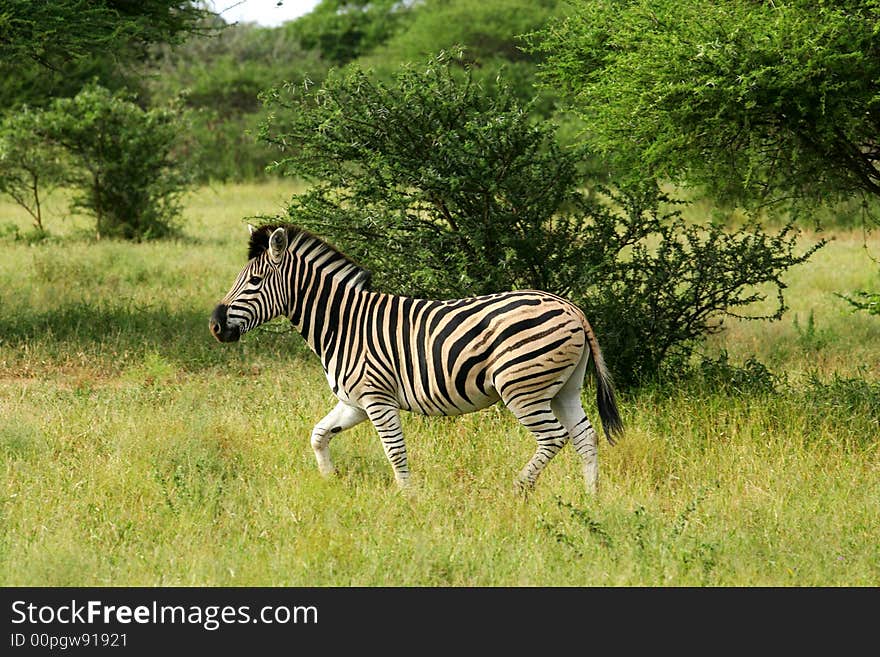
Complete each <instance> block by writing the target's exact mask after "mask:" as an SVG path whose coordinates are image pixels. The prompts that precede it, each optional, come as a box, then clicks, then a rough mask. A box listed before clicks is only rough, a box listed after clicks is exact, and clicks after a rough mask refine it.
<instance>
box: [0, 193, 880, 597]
mask: <svg viewBox="0 0 880 657" xmlns="http://www.w3.org/2000/svg"><path fill="white" fill-rule="evenodd" d="M294 191H296V190H295V189H291V188H288V187H287V186H285V184H284V183H280V182H276V183H271V184H269V185H263V186H260V185H254V186H246V185H238V186H226V187H218V188H216V189H203V190H200V191H199V192H197V193H195V194H194V195H193V196H192V197H191V198H190V200H189V203H188V210H187V217H186V222H185V230H184V233H183V235H182V236H181V238H179V239H177V240H172V241H166V242H162V243H155V244H123V243H119V242H94V241H92V239H91V238H90V237H89V236H88V231H87V227H88V224H87V220H86V219H85V218H77V217H73V218H69V219H67V220H62V219H60V218H58V219H53V218H50V221H49V229H50V231H51V232H52V233H53V237H52V238H51V239H47V240H43V241H39V242H34V243H31V242H28V241H27V240H23V239H22V240H18V241H15V240H13V239H12V238H11V237H7V238H6V239H4V240H2V241H0V472H2V485H0V582H2V583H3V584H6V585H13V584H27V585H159V584H167V585H177V584H179V585H319V586H322V585H367V586H373V585H453V586H458V585H770V586H773V585H782V586H789V585H867V586H876V585H878V584H880V547H878V546H880V540H878V539H880V454H878V445H880V369H878V361H880V358H878V355H880V327H878V323H877V318H871V317H868V316H866V315H859V314H855V315H854V314H852V313H851V312H850V310H849V308H848V306H847V305H846V304H845V303H844V302H842V301H841V300H840V299H839V298H838V297H836V296H834V293H835V292H844V293H845V292H848V291H850V290H851V289H855V288H859V287H875V288H877V287H880V285H878V281H877V279H876V276H877V274H876V272H877V267H876V266H875V265H873V263H871V262H870V260H868V259H866V258H865V257H864V253H863V240H862V235H861V233H857V232H846V231H840V232H838V233H837V234H835V239H834V240H833V241H832V243H831V244H830V245H829V246H828V247H826V248H825V249H823V250H822V251H820V252H819V253H818V254H816V256H815V257H814V259H813V260H812V261H811V262H810V263H809V264H807V265H806V266H804V267H802V268H800V269H799V270H797V271H793V272H791V274H790V276H789V280H788V283H789V290H788V292H789V294H788V301H789V304H790V306H791V310H790V311H789V313H788V314H787V315H786V317H785V318H784V319H783V320H782V321H781V322H778V323H775V324H767V323H755V322H733V323H731V325H730V326H729V329H728V331H726V332H725V333H723V334H721V335H719V336H717V337H715V338H713V339H712V340H711V341H710V342H709V343H708V344H707V345H706V348H705V351H706V355H707V357H708V358H709V359H710V360H709V361H707V362H709V363H710V366H706V367H704V368H703V369H702V370H700V372H701V373H700V374H698V375H696V376H695V377H693V378H687V379H683V380H681V381H670V382H667V383H662V382H660V383H658V384H656V386H654V387H650V388H646V389H642V390H639V391H635V392H630V393H627V394H625V395H624V396H623V399H622V400H621V406H622V412H623V415H624V419H625V421H626V423H627V429H628V431H627V435H626V437H625V439H624V440H622V441H621V442H620V444H619V445H618V446H617V447H615V448H608V447H605V446H603V447H602V449H601V450H600V461H601V475H600V494H599V496H598V497H597V498H595V499H594V498H590V497H589V496H587V494H586V493H585V491H584V485H583V481H582V479H581V476H580V467H579V463H578V459H577V456H576V454H575V453H574V451H573V450H572V449H570V448H566V449H565V450H563V451H562V452H561V453H560V454H559V455H558V456H557V458H556V459H555V460H554V461H553V462H552V463H551V464H550V465H549V466H548V468H547V470H546V471H545V473H544V474H543V475H542V478H541V479H540V480H539V482H538V485H537V488H536V490H535V492H534V493H533V494H532V495H531V496H530V497H529V498H528V499H525V500H524V499H522V498H520V497H518V496H516V495H515V494H514V492H513V477H514V475H515V474H516V472H518V470H519V469H520V468H521V467H522V466H523V464H524V463H525V462H526V461H527V460H528V458H529V457H530V456H531V454H532V452H533V450H534V441H533V439H532V438H530V437H529V436H528V435H527V434H526V432H525V431H524V430H523V429H521V428H520V427H519V426H518V425H517V423H516V421H515V420H514V419H513V418H512V416H511V415H510V414H509V413H508V412H507V411H506V410H505V409H504V408H503V407H495V408H492V409H489V410H487V411H484V412H482V413H478V414H472V415H468V416H464V417H461V418H423V417H420V416H414V415H407V416H405V417H404V429H405V432H406V434H407V436H408V448H409V453H410V462H411V466H412V469H413V475H414V478H415V481H416V491H415V493H414V494H413V495H401V494H400V493H398V492H397V491H396V489H395V487H394V484H393V478H392V475H391V469H390V467H389V466H388V464H387V461H386V460H385V457H384V455H383V453H382V449H381V445H380V443H379V441H378V439H377V438H376V436H375V434H374V431H373V430H372V428H371V427H369V425H367V424H365V425H361V426H359V427H357V428H355V429H353V430H352V431H350V432H347V433H345V434H343V435H341V436H339V437H337V438H336V439H335V440H334V442H333V444H332V451H333V455H334V460H335V462H336V464H337V465H338V467H339V470H340V474H339V476H337V477H335V478H331V479H329V480H325V479H323V478H321V477H320V475H319V474H318V471H317V467H316V466H315V463H314V457H313V455H312V451H311V448H310V447H309V444H308V436H309V432H310V431H311V428H312V426H313V424H314V423H315V422H316V421H317V420H318V419H319V418H320V417H322V416H323V415H324V414H325V413H326V412H327V411H328V410H329V409H330V408H331V406H332V404H333V399H332V395H331V393H330V391H329V389H328V388H327V386H326V383H325V382H324V379H323V376H322V372H321V369H320V366H319V365H318V363H317V362H316V361H315V359H314V358H313V357H312V356H311V355H310V354H308V353H307V352H306V350H305V349H304V348H303V344H302V341H301V339H300V338H299V337H298V336H296V335H295V334H291V333H285V332H282V331H281V326H282V325H278V326H277V327H275V329H276V330H275V331H262V332H257V333H254V334H252V335H249V336H248V337H247V338H246V339H245V340H243V341H242V342H241V343H238V344H235V345H220V344H217V343H215V342H214V341H213V340H212V339H211V338H210V336H209V334H208V331H207V317H208V314H209V313H210V311H211V308H212V306H213V304H214V303H215V302H216V300H217V299H218V298H219V297H221V296H222V295H223V294H224V293H225V291H226V288H227V287H228V285H229V284H230V283H231V281H232V277H233V276H234V274H235V272H237V271H238V269H239V267H240V266H241V264H242V263H243V261H244V257H245V246H246V239H247V238H246V231H245V230H244V225H243V222H242V217H245V216H247V215H255V214H261V213H269V214H270V213H274V212H276V211H278V210H279V209H280V208H281V205H282V203H283V201H284V200H285V199H286V197H287V196H289V195H290V194H291V193H293V192H294ZM2 225H15V226H16V227H17V230H18V232H19V234H22V235H23V234H24V233H25V232H26V230H27V220H26V218H24V217H22V216H20V215H18V214H17V213H16V212H15V209H14V208H12V207H10V206H0V226H2ZM14 232H15V231H13V230H9V231H7V235H13V234H14ZM807 239H815V236H812V235H808V236H807ZM873 246H874V247H875V248H876V246H877V244H876V243H875V244H874V245H873ZM599 337H600V339H601V336H599ZM722 350H723V351H724V353H726V354H727V355H728V359H729V360H726V359H724V358H718V354H719V353H722ZM606 356H607V358H608V359H609V360H610V359H613V357H614V355H613V354H607V355H606ZM751 356H755V357H756V358H757V359H758V361H760V362H762V363H764V364H766V366H767V367H768V368H769V370H770V372H772V373H773V375H774V376H773V377H772V380H771V379H768V378H767V373H766V371H765V370H762V369H761V368H760V367H757V366H756V367H753V368H751V369H749V367H746V366H743V367H740V365H741V364H742V363H744V362H746V360H747V359H748V358H749V357H751ZM712 359H715V360H712ZM768 381H769V383H768ZM591 396H592V391H591V390H590V388H589V387H588V393H587V395H586V398H585V399H586V403H587V408H588V412H589V413H591V415H592V416H593V417H594V418H595V415H596V414H595V411H594V409H593V402H592V399H591Z"/></svg>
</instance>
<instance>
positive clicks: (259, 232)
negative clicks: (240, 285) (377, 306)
mask: <svg viewBox="0 0 880 657" xmlns="http://www.w3.org/2000/svg"><path fill="white" fill-rule="evenodd" d="M278 228H284V229H285V230H286V231H287V243H288V244H293V243H294V242H297V238H299V239H298V242H299V244H301V245H302V244H305V243H307V242H311V241H314V242H317V243H318V250H317V253H327V252H328V251H329V252H331V253H333V254H334V256H335V258H334V259H336V258H338V259H340V260H344V261H345V262H346V263H347V264H349V265H351V266H352V267H354V268H356V269H357V270H358V271H359V273H358V276H357V278H356V279H355V281H356V283H358V284H359V285H360V287H361V289H364V290H369V289H370V285H371V282H372V278H373V274H372V273H371V272H370V271H369V270H367V269H365V268H364V267H362V266H361V265H359V264H358V263H356V262H355V261H354V260H352V259H351V258H349V257H348V256H347V255H345V254H344V253H343V252H342V251H340V250H339V249H337V248H336V247H334V246H331V245H330V244H327V242H325V241H324V240H322V239H321V238H320V237H318V236H317V235H313V234H312V233H310V232H309V231H307V230H304V229H302V228H300V227H299V226H294V225H292V224H267V225H264V226H260V227H259V228H257V229H256V230H255V231H254V232H253V233H251V239H250V243H249V244H248V260H252V259H254V258H256V257H257V256H259V255H262V254H263V253H264V252H265V251H266V250H267V249H268V248H269V236H270V235H271V234H272V233H273V232H274V231H275V230H277V229H278Z"/></svg>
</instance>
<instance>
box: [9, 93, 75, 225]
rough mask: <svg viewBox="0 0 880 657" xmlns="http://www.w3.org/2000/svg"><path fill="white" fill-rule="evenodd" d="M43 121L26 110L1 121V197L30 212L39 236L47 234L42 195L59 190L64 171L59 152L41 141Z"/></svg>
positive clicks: (39, 113) (40, 114) (36, 113)
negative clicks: (3, 196)
mask: <svg viewBox="0 0 880 657" xmlns="http://www.w3.org/2000/svg"><path fill="white" fill-rule="evenodd" d="M43 119H44V117H43V114H42V113H41V112H34V111H32V110H29V109H28V108H27V107H24V108H22V109H21V110H19V111H18V112H16V113H15V114H11V115H9V116H7V117H5V118H4V119H3V120H2V121H0V193H2V194H6V195H7V196H9V197H10V198H11V199H12V200H13V201H15V202H16V203H17V204H18V205H20V206H21V207H22V208H24V209H25V210H26V211H27V213H28V214H29V215H30V216H31V219H32V220H33V223H34V228H35V229H36V230H37V232H38V233H43V232H44V231H45V227H44V226H43V211H42V205H41V202H40V197H41V194H46V193H47V192H48V191H49V190H50V189H52V188H53V187H55V186H56V185H57V184H58V183H59V182H60V180H61V178H62V174H63V171H64V168H63V164H62V158H61V153H60V151H59V149H53V148H51V147H49V146H48V145H47V144H46V143H44V141H43V140H42V139H41V138H40V137H39V134H38V133H39V129H40V125H41V122H42V121H43Z"/></svg>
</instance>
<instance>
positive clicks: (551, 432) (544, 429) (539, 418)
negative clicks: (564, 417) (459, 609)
mask: <svg viewBox="0 0 880 657" xmlns="http://www.w3.org/2000/svg"><path fill="white" fill-rule="evenodd" d="M508 408H510V410H511V412H512V413H513V414H514V415H515V416H516V419H517V420H519V421H520V424H522V425H523V426H524V427H525V428H526V429H528V430H529V431H531V432H532V435H534V436H535V439H536V440H537V441H538V448H537V449H536V450H535V454H534V455H533V456H532V458H531V459H530V460H529V462H528V463H526V465H525V467H524V468H523V469H522V471H521V472H520V473H519V476H517V478H516V484H517V486H518V487H519V489H520V490H522V491H523V492H528V491H530V490H532V489H533V488H534V487H535V482H536V481H537V480H538V476H539V475H540V474H541V472H542V471H543V470H544V468H545V467H546V465H547V464H548V463H549V462H550V459H552V458H553V457H554V456H556V454H557V452H559V450H560V449H562V448H563V447H564V446H565V443H567V442H568V439H569V432H568V429H566V428H565V426H564V425H563V424H562V423H561V422H560V421H559V419H558V418H557V417H556V415H555V414H554V412H553V409H552V408H551V406H550V400H549V399H548V400H544V401H540V402H532V403H530V404H528V405H524V406H511V405H508Z"/></svg>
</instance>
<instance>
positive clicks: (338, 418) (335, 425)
mask: <svg viewBox="0 0 880 657" xmlns="http://www.w3.org/2000/svg"><path fill="white" fill-rule="evenodd" d="M366 419H367V414H366V413H364V412H363V411H362V410H361V409H359V408H358V407H357V406H352V405H351V404H346V403H345V402H342V401H341V402H339V403H338V404H336V406H334V407H333V410H332V411H330V412H329V413H328V414H327V415H326V416H325V417H324V419H323V420H321V421H320V422H318V424H316V425H315V428H314V429H312V441H311V442H312V449H314V450H315V458H316V459H317V460H318V470H320V471H321V474H322V475H325V476H326V475H331V474H333V473H334V472H336V469H335V468H334V467H333V462H332V461H331V460H330V439H331V438H332V437H333V436H335V435H336V434H337V433H340V432H342V431H345V430H346V429H351V428H352V427H353V426H355V425H357V424H360V423H361V422H363V421H364V420H366Z"/></svg>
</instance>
